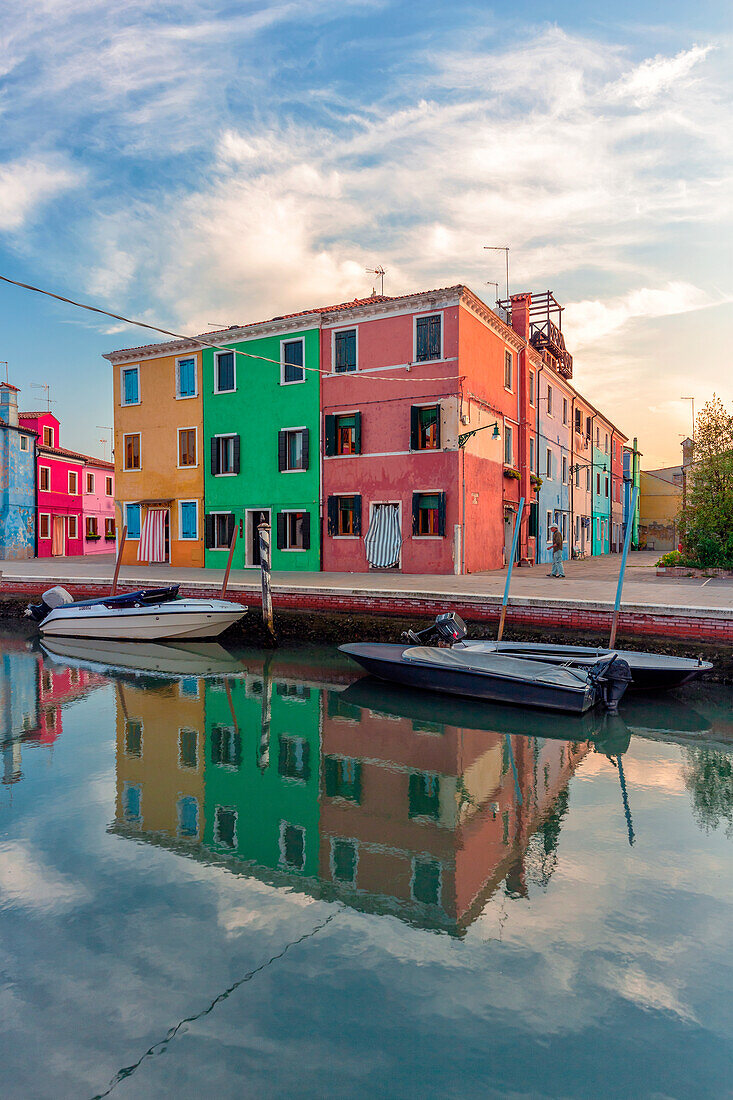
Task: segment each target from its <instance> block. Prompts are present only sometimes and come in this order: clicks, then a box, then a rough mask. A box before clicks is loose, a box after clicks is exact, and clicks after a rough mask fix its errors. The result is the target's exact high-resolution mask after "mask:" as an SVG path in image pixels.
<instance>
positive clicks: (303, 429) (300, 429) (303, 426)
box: [278, 382, 353, 512]
mask: <svg viewBox="0 0 733 1100" xmlns="http://www.w3.org/2000/svg"><path fill="white" fill-rule="evenodd" d="M286 385H288V386H291V385H293V383H292V382H287V383H286ZM338 415H339V416H341V415H348V414H341V413H338ZM352 415H353V414H352ZM278 431H279V432H307V431H308V425H307V424H301V425H300V427H297V428H279V429H278ZM309 447H310V443H309ZM309 469H310V455H309V456H308V466H303V467H301V468H300V469H298V470H280V471H279V473H281V474H307V473H308V470H309ZM293 511H296V512H298V511H305V509H302V508H295V509H293Z"/></svg>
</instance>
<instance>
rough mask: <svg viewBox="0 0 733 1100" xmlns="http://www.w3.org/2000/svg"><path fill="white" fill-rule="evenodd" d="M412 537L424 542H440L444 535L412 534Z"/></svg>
mask: <svg viewBox="0 0 733 1100" xmlns="http://www.w3.org/2000/svg"><path fill="white" fill-rule="evenodd" d="M412 537H413V539H420V540H421V541H424V542H440V540H441V539H444V538H445V535H413V536H412Z"/></svg>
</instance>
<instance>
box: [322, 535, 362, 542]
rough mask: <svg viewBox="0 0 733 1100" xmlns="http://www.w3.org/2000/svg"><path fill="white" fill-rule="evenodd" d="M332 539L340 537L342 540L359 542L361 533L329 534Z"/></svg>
mask: <svg viewBox="0 0 733 1100" xmlns="http://www.w3.org/2000/svg"><path fill="white" fill-rule="evenodd" d="M329 538H332V539H341V540H342V541H344V542H361V535H329Z"/></svg>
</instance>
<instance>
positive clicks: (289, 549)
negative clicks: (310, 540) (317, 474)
mask: <svg viewBox="0 0 733 1100" xmlns="http://www.w3.org/2000/svg"><path fill="white" fill-rule="evenodd" d="M293 473H300V471H299V470H294V471H293ZM280 512H281V514H282V515H284V516H300V515H305V514H307V512H308V509H307V508H281V509H280ZM285 530H286V533H287V530H288V525H287V524H286V527H285ZM280 553H281V554H305V553H307V550H306V548H305V546H283V547H281V549H280Z"/></svg>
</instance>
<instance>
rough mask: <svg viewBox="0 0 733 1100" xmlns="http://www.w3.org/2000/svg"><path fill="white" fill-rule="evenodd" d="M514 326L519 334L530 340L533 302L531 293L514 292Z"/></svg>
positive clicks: (512, 299)
mask: <svg viewBox="0 0 733 1100" xmlns="http://www.w3.org/2000/svg"><path fill="white" fill-rule="evenodd" d="M511 303H512V328H513V329H514V331H515V332H516V334H517V336H521V338H522V339H523V340H527V341H529V307H530V305H531V304H532V295H531V294H512V296H511Z"/></svg>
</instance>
